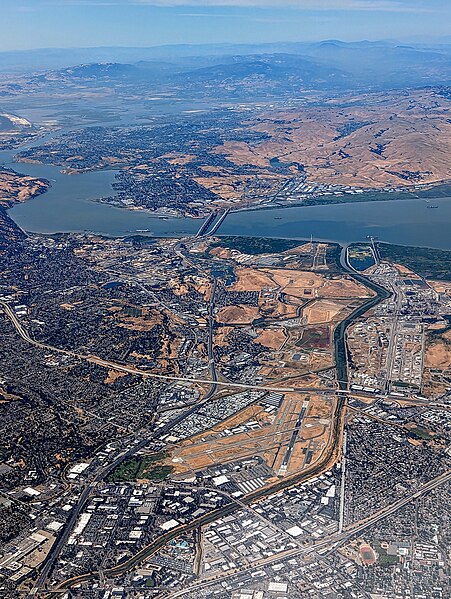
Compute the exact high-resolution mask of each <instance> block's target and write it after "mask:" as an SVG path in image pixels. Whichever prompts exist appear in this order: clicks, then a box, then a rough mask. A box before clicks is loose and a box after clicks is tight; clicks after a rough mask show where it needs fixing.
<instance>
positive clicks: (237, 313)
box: [216, 306, 260, 324]
mask: <svg viewBox="0 0 451 599" xmlns="http://www.w3.org/2000/svg"><path fill="white" fill-rule="evenodd" d="M259 315H260V311H259V309H258V308H257V307H254V306H226V307H225V308H222V309H221V310H219V312H218V314H217V315H216V319H217V321H218V322H223V323H225V324H250V323H251V322H253V321H254V320H255V319H256V318H258V317H259Z"/></svg>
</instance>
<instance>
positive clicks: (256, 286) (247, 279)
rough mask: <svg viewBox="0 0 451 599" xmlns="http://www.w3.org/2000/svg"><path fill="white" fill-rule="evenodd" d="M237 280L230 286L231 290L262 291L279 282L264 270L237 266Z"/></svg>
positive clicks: (273, 286) (274, 286)
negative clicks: (275, 281)
mask: <svg viewBox="0 0 451 599" xmlns="http://www.w3.org/2000/svg"><path fill="white" fill-rule="evenodd" d="M235 275H236V278H237V280H236V281H235V282H234V284H233V285H232V286H231V287H230V290H231V291H260V290H261V289H274V288H277V284H275V283H274V281H273V280H272V279H271V277H270V276H269V275H268V274H266V273H265V272H264V271H263V270H257V269H255V268H236V269H235Z"/></svg>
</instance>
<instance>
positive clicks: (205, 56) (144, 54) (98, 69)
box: [0, 40, 451, 95]
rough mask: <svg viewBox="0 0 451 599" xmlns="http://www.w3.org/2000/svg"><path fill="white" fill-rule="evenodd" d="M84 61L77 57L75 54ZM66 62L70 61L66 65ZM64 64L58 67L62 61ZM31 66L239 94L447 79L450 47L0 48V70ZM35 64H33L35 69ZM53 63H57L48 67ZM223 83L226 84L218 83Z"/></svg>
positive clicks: (48, 74)
mask: <svg viewBox="0 0 451 599" xmlns="http://www.w3.org/2000/svg"><path fill="white" fill-rule="evenodd" d="M82 57H83V59H86V58H87V59H88V60H82V61H80V62H81V63H82V64H80V62H78V61H77V60H76V59H77V58H82ZM70 60H72V61H73V62H72V64H75V65H76V66H68V65H67V61H70ZM64 62H66V64H65V65H63V63H64ZM8 65H9V68H10V69H12V68H13V67H14V68H17V69H24V68H25V67H26V65H28V66H27V68H28V69H32V70H34V69H38V70H39V71H40V73H39V74H35V75H34V77H35V78H36V80H38V81H39V80H41V81H43V82H45V81H47V82H51V81H53V82H61V83H64V82H68V83H70V82H73V83H76V82H77V81H78V82H81V81H86V82H88V83H89V82H90V81H91V82H93V83H95V82H96V81H99V80H102V81H111V82H114V81H117V82H120V83H124V84H140V85H150V84H161V85H169V86H174V85H175V86H182V87H184V88H185V89H187V90H193V91H194V92H199V93H202V91H203V90H204V89H205V88H209V89H210V90H211V87H212V86H213V85H214V86H217V87H218V88H219V89H220V90H221V93H225V92H226V93H228V94H229V95H234V94H235V92H237V93H238V92H239V93H240V94H241V95H243V94H244V95H245V94H246V90H247V89H248V88H249V91H250V90H251V89H252V86H254V89H258V88H261V89H262V90H264V89H265V86H266V87H267V88H268V91H269V92H277V93H281V94H283V93H288V92H290V93H291V92H292V91H294V90H298V91H299V90H301V89H329V88H330V89H354V88H355V89H362V88H363V89H365V88H368V89H387V88H403V87H421V86H425V85H449V84H450V83H451V45H440V46H435V47H433V46H424V45H423V46H419V45H416V46H407V45H401V44H399V43H396V42H391V41H384V42H368V41H363V42H353V43H344V42H340V41H336V40H328V41H324V42H320V43H315V44H313V43H292V44H289V43H286V44H262V45H224V44H218V45H206V46H189V45H188V46H187V45H181V46H162V47H158V48H93V49H75V50H37V51H35V52H25V53H0V70H2V69H3V70H4V71H5V70H6V69H7V67H8ZM38 65H39V67H38ZM55 67H56V68H55ZM224 88H226V89H224Z"/></svg>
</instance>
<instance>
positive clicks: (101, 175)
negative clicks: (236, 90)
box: [0, 140, 451, 249]
mask: <svg viewBox="0 0 451 599" xmlns="http://www.w3.org/2000/svg"><path fill="white" fill-rule="evenodd" d="M38 143H42V140H41V141H40V142H38ZM13 155H14V153H13V152H2V153H0V164H1V165H3V166H7V167H9V168H12V169H14V170H16V171H18V172H21V173H25V174H28V175H33V176H36V177H44V178H46V179H49V180H50V181H51V182H52V187H51V188H50V189H49V190H48V191H47V192H46V193H45V194H42V195H41V196H38V197H36V198H34V199H32V200H30V201H28V202H26V203H23V204H18V205H16V206H14V207H13V208H12V209H11V210H10V211H9V215H10V216H11V218H13V220H14V221H15V222H16V223H17V224H18V225H19V226H20V227H22V228H23V229H24V230H26V231H30V232H36V233H57V232H85V231H89V232H95V233H100V234H103V235H108V236H123V235H129V234H131V233H135V232H137V231H140V232H142V231H143V230H145V234H147V235H155V236H162V237H171V236H183V235H191V234H194V233H195V232H196V231H197V230H198V228H199V226H200V224H201V221H200V220H199V219H189V218H158V217H155V216H154V215H152V213H149V212H144V211H131V210H126V209H121V208H116V207H113V206H109V205H106V204H100V203H98V202H95V201H93V200H94V199H96V198H99V197H105V196H111V195H114V191H113V189H112V187H111V184H112V183H113V181H114V175H115V171H113V170H104V171H96V172H90V173H84V174H82V175H64V174H62V173H61V172H60V170H59V168H58V167H52V166H47V165H41V164H26V163H16V162H14V159H13ZM431 206H436V208H431ZM219 233H220V234H221V235H251V236H258V237H288V238H299V239H306V238H309V237H310V236H311V235H312V236H313V238H314V239H318V240H325V241H336V242H339V243H342V244H346V243H350V242H355V241H361V240H363V239H365V238H366V236H368V235H372V236H375V237H377V238H378V239H379V240H381V241H384V242H388V243H396V244H401V245H416V246H425V247H434V248H440V249H451V198H437V199H433V200H428V201H426V200H424V199H411V200H410V199H405V200H391V201H380V202H379V201H377V202H375V201H372V202H353V203H347V204H331V205H327V206H326V205H322V206H305V207H290V208H274V209H265V210H251V211H241V212H234V213H231V214H230V215H229V216H228V217H227V218H226V220H225V221H224V223H223V224H222V226H221V228H220V230H219Z"/></svg>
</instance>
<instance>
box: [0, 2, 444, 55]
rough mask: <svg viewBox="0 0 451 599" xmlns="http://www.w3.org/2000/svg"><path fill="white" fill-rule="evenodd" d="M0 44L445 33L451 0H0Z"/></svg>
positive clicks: (35, 45) (21, 46)
mask: <svg viewBox="0 0 451 599" xmlns="http://www.w3.org/2000/svg"><path fill="white" fill-rule="evenodd" d="M0 6H1V8H0V15H1V18H2V25H3V26H2V33H1V36H0V50H15V49H28V48H42V47H68V46H72V47H76V46H78V47H80V46H106V45H107V46H109V45H119V46H151V45H159V44H167V43H211V42H266V41H303V40H320V39H330V38H336V39H342V40H361V39H383V38H396V39H400V40H402V41H409V40H414V39H417V38H424V39H427V38H432V37H442V36H448V35H450V33H451V31H450V23H451V0H0Z"/></svg>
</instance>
